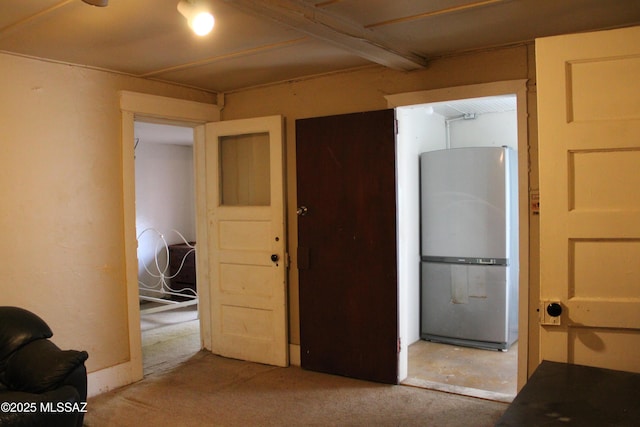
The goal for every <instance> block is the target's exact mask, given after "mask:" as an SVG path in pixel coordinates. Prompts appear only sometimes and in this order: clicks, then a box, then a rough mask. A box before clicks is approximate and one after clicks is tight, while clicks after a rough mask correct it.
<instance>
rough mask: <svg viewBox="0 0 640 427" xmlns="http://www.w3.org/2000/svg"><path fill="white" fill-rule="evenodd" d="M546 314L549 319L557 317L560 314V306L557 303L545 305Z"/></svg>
mask: <svg viewBox="0 0 640 427" xmlns="http://www.w3.org/2000/svg"><path fill="white" fill-rule="evenodd" d="M547 313H548V314H549V316H551V317H558V316H560V315H561V314H562V306H561V305H560V304H558V303H557V302H552V303H550V304H549V305H547Z"/></svg>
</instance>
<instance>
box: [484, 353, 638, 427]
mask: <svg viewBox="0 0 640 427" xmlns="http://www.w3.org/2000/svg"><path fill="white" fill-rule="evenodd" d="M496 426H514V427H515V426H517V427H526V426H580V427H584V426H598V427H603V426H640V374H637V373H632V372H623V371H614V370H611V369H602V368H594V367H590V366H581V365H572V364H566V363H557V362H548V361H543V362H542V364H540V366H538V368H537V369H536V370H535V372H534V373H533V375H532V376H531V378H529V381H528V382H527V384H526V385H525V386H524V387H523V388H522V390H521V391H520V393H518V395H517V396H516V398H515V399H514V401H513V402H512V403H511V405H509V407H508V408H507V411H506V412H505V413H504V415H503V416H502V418H500V420H498V423H497V424H496Z"/></svg>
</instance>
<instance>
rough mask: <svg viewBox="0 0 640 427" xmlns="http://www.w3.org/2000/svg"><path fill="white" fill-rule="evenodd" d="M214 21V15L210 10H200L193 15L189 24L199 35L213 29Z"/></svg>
mask: <svg viewBox="0 0 640 427" xmlns="http://www.w3.org/2000/svg"><path fill="white" fill-rule="evenodd" d="M213 22H214V21H213V15H211V14H210V13H209V12H200V13H198V14H197V15H196V16H194V17H193V19H192V20H191V23H190V24H189V25H190V26H191V28H192V29H193V31H194V32H195V33H196V34H197V35H199V36H204V35H207V34H209V33H210V32H211V30H212V29H213Z"/></svg>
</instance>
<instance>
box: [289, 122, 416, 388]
mask: <svg viewBox="0 0 640 427" xmlns="http://www.w3.org/2000/svg"><path fill="white" fill-rule="evenodd" d="M394 121H395V114H394V111H393V110H383V111H373V112H366V113H355V114H346V115H340V116H331V117H319V118H311V119H302V120H297V121H296V150H297V151H296V167H297V190H298V193H297V194H298V205H299V207H304V208H306V211H300V212H299V216H298V268H299V283H300V346H301V363H302V367H303V368H305V369H309V370H314V371H320V372H327V373H332V374H338V375H344V376H348V377H353V378H360V379H366V380H371V381H379V382H384V383H391V384H396V383H397V382H398V302H397V298H398V297H397V288H398V286H397V262H396V181H395V156H396V154H395V131H394V129H395V126H394ZM416 161H417V160H416Z"/></svg>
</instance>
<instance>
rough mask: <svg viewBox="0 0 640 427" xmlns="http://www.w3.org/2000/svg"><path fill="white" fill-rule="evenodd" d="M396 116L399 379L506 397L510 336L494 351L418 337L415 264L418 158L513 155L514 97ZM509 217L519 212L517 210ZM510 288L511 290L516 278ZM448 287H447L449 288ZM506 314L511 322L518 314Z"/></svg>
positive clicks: (512, 383)
mask: <svg viewBox="0 0 640 427" xmlns="http://www.w3.org/2000/svg"><path fill="white" fill-rule="evenodd" d="M396 114H397V119H398V129H399V131H398V140H397V147H398V148H397V158H398V161H397V168H398V183H399V185H398V206H399V213H398V218H399V224H398V227H399V230H398V231H399V233H398V235H399V258H398V259H399V261H398V262H399V283H400V287H401V290H400V295H401V296H400V298H401V299H402V300H403V301H404V303H403V302H402V301H401V305H402V304H404V306H403V309H401V317H402V319H403V320H402V322H403V324H404V327H402V326H401V329H403V332H402V339H403V341H406V344H407V346H408V361H407V371H406V378H404V380H403V381H402V383H403V384H407V385H412V386H418V387H424V388H430V389H436V390H442V391H447V392H452V393H457V394H464V395H469V396H474V397H481V398H487V399H492V400H498V401H505V402H510V401H511V400H513V398H514V397H515V395H516V394H517V388H518V353H519V352H518V342H517V341H516V342H515V343H514V344H513V345H511V346H509V348H507V349H506V351H498V350H495V349H486V348H482V346H469V345H465V344H462V345H460V343H455V342H454V343H451V342H448V343H447V340H445V342H442V341H439V340H427V339H424V338H422V337H423V336H424V335H425V334H423V333H422V331H421V318H422V317H423V315H424V310H426V308H425V303H424V301H422V300H423V298H421V296H422V293H423V292H424V289H423V287H424V286H425V285H424V281H423V280H422V278H421V269H420V268H421V267H420V263H421V238H420V235H421V232H420V230H421V229H422V224H421V214H420V209H421V206H420V178H419V177H420V170H419V166H420V165H419V161H418V158H419V155H420V154H421V153H425V152H429V151H434V150H447V149H456V148H468V147H509V149H511V150H514V151H515V152H516V153H517V151H518V148H519V147H518V136H519V134H518V111H517V97H516V95H515V94H512V95H501V96H484V97H479V98H469V99H458V100H454V101H442V102H432V103H427V104H417V105H410V106H404V107H398V108H396ZM515 158H516V159H517V155H516V156H515ZM517 176H518V175H517V174H516V175H515V177H514V178H513V182H511V183H510V184H511V185H512V186H513V187H514V188H515V189H516V191H517V189H518V188H519V186H518V178H517ZM516 200H518V197H517V196H516ZM516 204H517V202H516ZM400 210H401V211H400ZM515 215H516V216H517V215H518V212H517V210H516V212H515ZM511 231H512V232H513V233H516V235H517V234H518V232H519V230H518V229H517V227H516V229H515V230H511ZM517 246H518V245H517V244H516V247H517ZM516 258H517V256H516ZM517 264H518V263H517V260H516V262H515V265H516V266H517ZM516 277H517V273H516ZM515 288H516V289H518V285H517V283H516V284H515ZM451 289H452V292H453V290H454V289H453V287H452V288H451ZM456 289H457V290H460V289H458V288H456ZM472 296H475V295H472ZM478 296H482V295H478ZM485 297H486V295H485ZM452 300H455V298H452ZM516 300H517V298H516ZM447 302H448V301H447ZM453 302H455V303H456V304H457V303H461V301H453ZM453 302H452V303H453ZM517 305H518V304H517V303H516V306H517ZM506 309H507V308H506V307H505V310H506ZM516 311H517V310H516ZM511 314H512V315H515V316H516V319H517V314H515V313H511ZM451 320H453V319H451ZM443 321H446V319H443ZM522 326H523V325H519V328H522ZM450 341H456V340H450ZM402 377H403V376H402V375H401V378H402Z"/></svg>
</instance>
